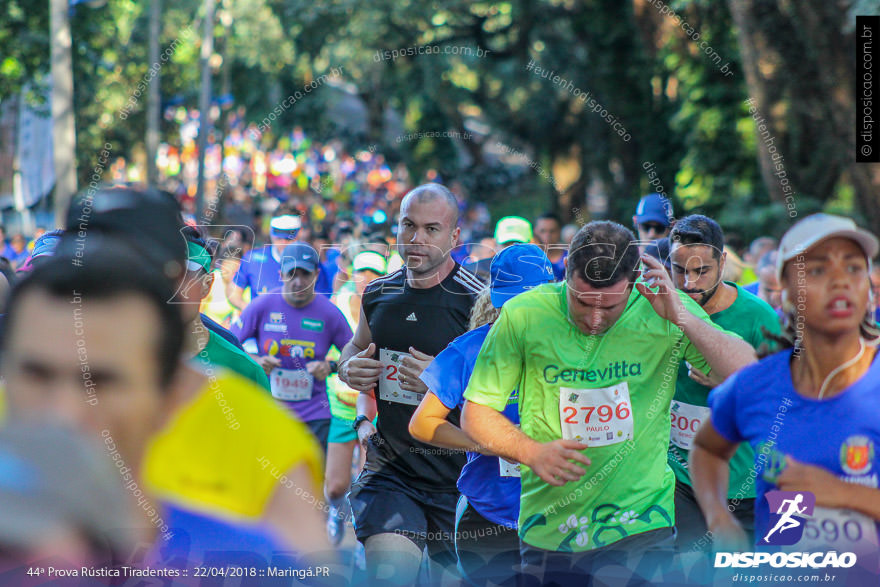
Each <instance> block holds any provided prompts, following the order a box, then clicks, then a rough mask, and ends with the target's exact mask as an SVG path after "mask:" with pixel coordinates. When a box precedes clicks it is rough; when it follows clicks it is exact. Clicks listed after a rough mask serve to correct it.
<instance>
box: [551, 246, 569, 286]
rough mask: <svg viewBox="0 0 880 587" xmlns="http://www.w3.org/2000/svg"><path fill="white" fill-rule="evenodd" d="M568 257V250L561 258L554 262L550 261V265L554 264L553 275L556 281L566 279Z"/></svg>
mask: <svg viewBox="0 0 880 587" xmlns="http://www.w3.org/2000/svg"><path fill="white" fill-rule="evenodd" d="M566 257H568V251H564V252H563V253H562V256H561V257H559V260H558V261H556V262H555V263H553V262H552V261H551V262H550V265H552V266H553V277H554V278H555V279H556V281H565V258H566Z"/></svg>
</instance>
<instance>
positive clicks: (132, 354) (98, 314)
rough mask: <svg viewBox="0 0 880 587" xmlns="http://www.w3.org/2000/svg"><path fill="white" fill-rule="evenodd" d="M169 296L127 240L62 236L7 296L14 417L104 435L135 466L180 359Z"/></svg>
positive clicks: (6, 355) (0, 362)
mask: <svg viewBox="0 0 880 587" xmlns="http://www.w3.org/2000/svg"><path fill="white" fill-rule="evenodd" d="M81 245H82V247H81ZM80 247H81V248H80ZM173 294H174V292H173V289H172V286H171V283H170V282H169V280H168V279H166V278H165V277H164V276H163V275H161V274H160V273H158V272H157V271H156V268H155V266H154V264H151V263H148V262H145V261H144V259H143V256H142V255H141V254H140V251H136V250H133V249H132V248H131V247H130V246H129V245H128V244H127V243H126V242H125V241H122V240H119V239H117V238H112V237H108V236H106V235H100V234H90V235H89V236H88V238H86V239H85V241H84V244H83V243H81V242H80V241H78V240H77V239H76V238H75V237H73V236H72V235H66V236H65V237H64V238H63V239H62V240H61V242H60V243H59V245H58V247H57V248H56V251H55V255H54V256H53V257H52V258H51V259H50V260H48V261H46V262H45V263H43V264H41V265H40V266H38V267H36V268H35V269H34V270H33V271H32V272H31V273H30V274H29V275H28V276H26V277H25V278H24V279H22V280H20V281H19V282H18V283H17V284H16V286H15V287H14V288H13V290H12V293H11V295H10V297H9V301H8V304H7V309H6V312H7V316H6V323H5V328H4V332H3V338H2V351H3V352H2V357H0V371H2V374H3V376H4V377H5V379H6V395H7V398H8V402H9V410H10V414H11V415H12V417H13V418H18V417H32V418H41V419H48V420H60V421H63V422H65V423H67V424H69V425H71V426H72V427H74V428H75V429H78V430H81V431H84V432H87V433H88V434H89V435H90V437H92V438H96V436H95V435H99V434H100V435H103V436H104V438H106V437H107V436H108V435H109V437H110V438H111V440H112V442H113V443H114V446H115V447H117V449H118V451H119V453H120V455H121V457H122V458H123V459H125V461H126V462H127V463H128V464H129V466H130V467H131V468H132V469H133V470H135V471H137V470H138V466H139V463H140V458H141V456H142V454H143V451H144V448H145V446H146V443H147V440H148V438H149V436H150V435H151V434H152V433H153V432H154V431H155V430H156V429H157V428H158V427H159V425H160V422H161V419H162V418H163V417H164V413H165V411H166V410H167V408H168V405H170V403H171V402H170V399H169V397H168V396H169V395H170V389H171V382H172V380H173V378H174V376H175V374H176V372H177V369H178V368H179V366H180V364H181V363H180V354H181V349H182V341H183V323H182V319H181V315H180V306H179V305H177V304H169V303H168V301H169V300H171V299H172V297H173Z"/></svg>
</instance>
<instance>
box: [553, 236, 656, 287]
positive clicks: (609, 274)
mask: <svg viewBox="0 0 880 587" xmlns="http://www.w3.org/2000/svg"><path fill="white" fill-rule="evenodd" d="M569 251H570V252H569V254H568V266H567V268H566V271H565V278H566V279H571V277H572V276H573V275H577V276H578V277H580V278H581V279H583V280H584V281H586V282H587V283H588V284H589V285H590V286H592V287H596V288H600V289H601V288H605V287H611V286H612V285H614V284H615V283H617V282H619V281H620V280H621V279H626V280H628V281H629V282H634V281H635V280H636V278H637V277H638V265H639V249H638V246H637V245H636V237H635V235H633V233H632V231H631V230H629V229H628V228H626V227H625V226H623V225H621V224H618V223H616V222H610V221H608V220H597V221H593V222H590V223H588V224H585V225H584V226H582V227H581V229H580V230H578V232H577V234H575V235H574V238H573V239H572V241H571V247H569Z"/></svg>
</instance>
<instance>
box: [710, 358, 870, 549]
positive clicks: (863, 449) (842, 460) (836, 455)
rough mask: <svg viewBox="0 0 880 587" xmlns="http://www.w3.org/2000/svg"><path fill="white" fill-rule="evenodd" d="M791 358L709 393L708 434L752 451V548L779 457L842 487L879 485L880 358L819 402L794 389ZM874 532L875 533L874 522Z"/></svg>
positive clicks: (761, 532) (751, 369) (762, 529)
mask: <svg viewBox="0 0 880 587" xmlns="http://www.w3.org/2000/svg"><path fill="white" fill-rule="evenodd" d="M791 355H792V351H791V349H788V350H785V351H781V352H779V353H776V354H774V355H771V356H769V357H767V358H765V359H763V360H762V361H760V362H758V363H755V364H753V365H750V366H748V367H746V368H745V369H743V370H742V371H740V372H738V373H736V374H735V375H734V376H732V377H730V378H729V379H727V381H725V382H724V383H723V384H721V385H720V386H718V387H717V388H715V389H714V390H712V392H711V393H710V394H709V406H710V407H711V408H712V424H713V425H714V426H715V429H716V430H718V432H719V433H720V434H721V436H723V437H724V438H726V439H727V440H728V441H730V442H737V443H738V442H748V443H749V444H750V445H751V446H752V448H753V449H754V450H755V473H756V474H757V478H756V479H755V490H756V500H755V539H756V541H758V542H759V541H761V539H762V538H763V537H764V536H765V535H766V534H767V531H768V520H769V508H768V505H767V500H766V499H764V494H765V493H766V492H768V491H772V490H775V489H778V487H777V486H776V485H775V483H774V482H773V480H774V479H775V478H776V477H777V476H778V475H779V473H781V471H782V467H783V466H784V463H785V460H784V456H783V455H789V456H791V457H792V458H794V459H795V460H797V461H801V462H803V463H806V464H809V465H814V466H818V467H822V468H823V469H825V470H827V471H830V472H831V473H833V474H834V475H836V476H837V477H839V478H841V479H842V480H844V481H848V482H851V483H858V484H860V485H866V486H868V487H873V488H877V487H878V473H880V459H878V458H877V456H876V453H875V448H876V446H877V444H878V443H880V417H878V414H880V360H876V358H875V360H874V362H873V364H872V365H871V366H870V368H869V369H868V371H867V372H866V373H865V374H864V375H863V376H862V377H861V378H860V379H859V380H858V381H856V382H855V383H853V384H852V385H850V386H849V387H848V388H847V389H845V390H844V391H842V392H841V393H838V394H837V395H835V396H833V397H830V398H828V399H823V400H818V399H809V398H805V397H803V396H802V395H800V394H799V393H797V391H796V390H795V388H794V385H793V384H792V380H791V369H790V367H789V361H790V360H791ZM875 527H876V528H877V529H878V530H880V523H876V524H875ZM844 546H845V545H844ZM844 550H846V548H844ZM859 558H860V559H861V557H859Z"/></svg>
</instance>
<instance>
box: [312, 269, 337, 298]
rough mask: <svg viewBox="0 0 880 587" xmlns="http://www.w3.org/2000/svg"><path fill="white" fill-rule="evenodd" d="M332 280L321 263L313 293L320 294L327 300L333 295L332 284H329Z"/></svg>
mask: <svg viewBox="0 0 880 587" xmlns="http://www.w3.org/2000/svg"><path fill="white" fill-rule="evenodd" d="M332 283H333V282H332V281H330V276H329V275H328V274H327V272H326V271H324V267H323V265H322V266H321V270H320V271H319V272H318V279H317V280H316V283H315V293H316V294H318V295H321V296H324V297H325V298H327V299H328V300H329V299H330V296H332V295H333V286H332V285H331V284H332Z"/></svg>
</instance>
